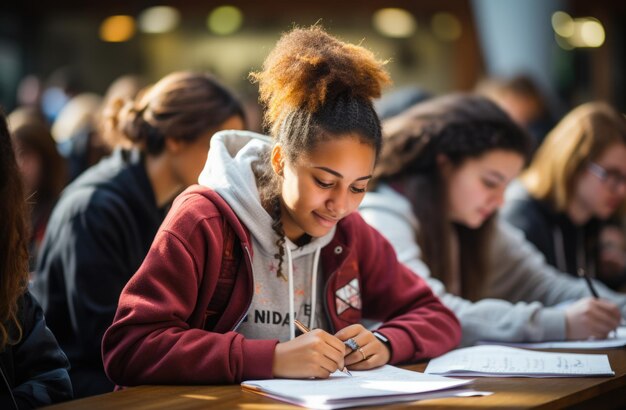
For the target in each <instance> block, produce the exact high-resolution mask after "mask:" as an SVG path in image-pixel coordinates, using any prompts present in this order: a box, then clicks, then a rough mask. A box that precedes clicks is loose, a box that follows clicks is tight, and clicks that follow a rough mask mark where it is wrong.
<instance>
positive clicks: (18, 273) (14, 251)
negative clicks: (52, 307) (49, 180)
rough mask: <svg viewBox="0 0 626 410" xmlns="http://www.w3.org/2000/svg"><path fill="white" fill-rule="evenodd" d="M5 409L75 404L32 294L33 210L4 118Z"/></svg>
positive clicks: (0, 345) (0, 127)
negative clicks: (30, 231)
mask: <svg viewBox="0 0 626 410" xmlns="http://www.w3.org/2000/svg"><path fill="white" fill-rule="evenodd" d="M0 198H2V201H0V215H1V217H0V408H1V409H7V410H8V409H15V410H17V409H31V408H37V407H42V406H45V405H49V404H53V403H57V402H60V401H64V400H68V399H71V398H72V385H71V383H70V378H69V375H68V373H67V369H68V368H69V363H68V361H67V357H65V354H63V352H62V351H61V349H60V348H59V345H58V344H57V341H56V339H55V338H54V336H53V335H52V333H51V332H50V330H49V329H48V328H47V327H46V322H45V320H44V317H43V312H42V310H41V307H40V306H39V304H38V303H37V301H36V300H35V299H34V298H33V297H32V296H31V295H30V293H29V292H28V291H27V285H28V249H27V245H28V209H27V207H26V196H25V193H24V190H23V188H22V182H21V178H20V171H19V168H18V165H17V163H16V160H15V156H14V152H13V146H12V144H11V138H10V136H9V131H8V128H7V123H6V120H5V118H4V115H3V114H1V113H0Z"/></svg>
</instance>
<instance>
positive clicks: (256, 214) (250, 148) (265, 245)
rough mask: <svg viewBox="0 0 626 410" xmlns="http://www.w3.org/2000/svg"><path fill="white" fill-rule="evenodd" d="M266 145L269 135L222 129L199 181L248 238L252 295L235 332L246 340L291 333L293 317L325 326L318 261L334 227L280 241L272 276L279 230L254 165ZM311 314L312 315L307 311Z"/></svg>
mask: <svg viewBox="0 0 626 410" xmlns="http://www.w3.org/2000/svg"><path fill="white" fill-rule="evenodd" d="M270 149H271V140H270V139H269V138H268V137H266V136H264V135H261V134H257V133H254V132H249V131H221V132H218V133H217V134H215V135H214V136H213V137H212V139H211V148H210V149H209V154H208V157H207V162H206V164H205V166H204V170H203V171H202V173H201V174H200V177H199V180H198V182H199V183H200V184H201V185H204V186H207V187H209V188H212V189H213V190H215V191H216V192H217V193H218V194H219V195H220V196H221V197H222V198H224V200H225V201H226V202H227V203H228V205H230V207H231V208H232V209H233V211H234V212H235V214H237V217H238V218H239V219H240V220H241V222H242V223H243V224H244V225H245V226H246V228H248V230H249V231H250V235H251V237H252V250H253V259H252V272H253V279H254V295H253V298H252V302H251V305H250V307H249V309H248V314H247V316H246V317H245V319H244V320H243V322H242V323H241V324H240V326H239V327H238V328H237V331H238V332H239V333H241V334H243V335H244V336H245V337H246V338H250V339H278V340H280V341H287V340H290V339H292V338H294V337H295V327H294V323H293V319H294V318H295V319H298V320H300V321H301V322H303V323H304V324H306V325H307V326H309V328H311V329H313V328H326V319H325V317H324V315H323V313H322V302H321V297H322V290H323V286H322V283H321V280H322V275H321V274H320V272H319V271H320V269H321V268H320V267H319V266H318V265H319V264H318V262H319V255H320V251H321V249H322V248H323V247H324V246H326V245H327V244H328V243H329V242H330V241H331V239H332V238H333V236H334V235H335V228H334V227H333V229H332V230H331V231H330V232H329V233H327V234H326V235H324V236H323V237H320V238H313V239H312V240H311V241H310V242H309V243H308V244H306V245H304V246H301V247H298V246H297V245H295V244H294V243H292V242H291V241H290V240H289V239H287V238H285V239H286V242H285V246H284V248H285V256H284V260H283V265H282V272H283V275H284V276H285V277H287V278H288V280H284V279H283V278H281V277H278V276H277V273H276V272H277V267H278V259H277V258H275V256H274V255H275V254H277V253H278V246H277V244H276V241H277V240H278V239H279V238H278V235H277V234H276V233H275V232H274V230H273V229H272V217H271V216H270V215H269V214H268V213H267V211H265V209H264V208H263V207H262V206H261V200H260V196H259V190H258V189H257V183H256V178H255V174H254V172H253V169H257V168H259V167H261V168H262V167H264V166H267V165H268V164H263V163H261V162H260V160H261V158H262V157H263V155H262V154H263V153H264V152H266V151H268V150H270ZM312 311H314V314H313V315H311V312H312Z"/></svg>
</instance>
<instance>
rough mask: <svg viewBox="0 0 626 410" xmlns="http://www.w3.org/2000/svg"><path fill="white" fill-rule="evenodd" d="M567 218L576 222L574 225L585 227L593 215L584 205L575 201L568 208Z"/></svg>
mask: <svg viewBox="0 0 626 410" xmlns="http://www.w3.org/2000/svg"><path fill="white" fill-rule="evenodd" d="M566 212H567V216H569V218H570V219H571V220H572V222H574V225H584V224H586V223H587V221H589V219H591V213H590V212H589V211H588V210H587V208H586V207H585V206H584V204H581V203H580V202H578V201H576V200H574V201H572V202H571V203H570V204H569V205H568V207H567V210H566Z"/></svg>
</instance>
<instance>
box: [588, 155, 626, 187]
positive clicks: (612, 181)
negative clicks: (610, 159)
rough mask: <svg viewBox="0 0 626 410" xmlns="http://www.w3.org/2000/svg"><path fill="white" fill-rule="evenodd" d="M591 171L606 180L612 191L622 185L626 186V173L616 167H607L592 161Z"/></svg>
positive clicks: (590, 164)
mask: <svg viewBox="0 0 626 410" xmlns="http://www.w3.org/2000/svg"><path fill="white" fill-rule="evenodd" d="M589 171H590V172H591V173H592V174H593V175H595V176H596V177H598V179H599V180H600V181H602V182H604V183H605V184H606V185H607V187H608V188H609V189H610V190H611V191H617V190H618V189H619V187H620V186H622V185H625V186H626V175H624V174H622V173H621V172H620V171H618V170H616V169H606V168H604V167H602V166H600V165H598V164H596V163H595V162H590V163H589Z"/></svg>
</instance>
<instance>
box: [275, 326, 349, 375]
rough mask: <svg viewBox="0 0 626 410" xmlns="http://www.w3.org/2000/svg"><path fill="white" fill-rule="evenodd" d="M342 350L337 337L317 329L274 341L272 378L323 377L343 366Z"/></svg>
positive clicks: (342, 345)
mask: <svg viewBox="0 0 626 410" xmlns="http://www.w3.org/2000/svg"><path fill="white" fill-rule="evenodd" d="M344 349H345V346H344V344H343V342H342V341H341V340H339V339H338V338H336V337H335V336H333V335H331V334H329V333H327V332H324V331H323V330H320V329H315V330H312V331H310V332H309V333H305V334H303V335H300V336H298V337H296V338H295V339H293V340H290V341H288V342H283V343H278V344H277V345H276V349H275V350H274V362H273V368H272V369H273V374H274V377H284V378H308V377H316V378H319V379H326V378H328V376H330V374H331V373H333V372H334V371H335V370H337V369H339V370H341V369H343V367H344Z"/></svg>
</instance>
